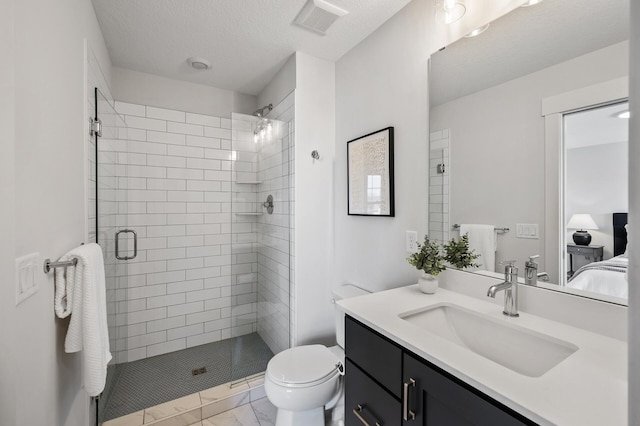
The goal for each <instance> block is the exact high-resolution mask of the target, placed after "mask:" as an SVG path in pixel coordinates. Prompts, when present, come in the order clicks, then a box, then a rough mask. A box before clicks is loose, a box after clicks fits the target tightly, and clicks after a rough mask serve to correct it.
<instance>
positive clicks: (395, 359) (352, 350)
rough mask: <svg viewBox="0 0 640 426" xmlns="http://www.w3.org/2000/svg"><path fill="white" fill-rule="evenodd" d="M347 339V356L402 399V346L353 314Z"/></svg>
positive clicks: (347, 328) (347, 331)
mask: <svg viewBox="0 0 640 426" xmlns="http://www.w3.org/2000/svg"><path fill="white" fill-rule="evenodd" d="M345 341H346V344H345V346H346V348H345V352H346V355H347V357H348V358H349V359H351V361H353V362H354V363H355V364H357V365H358V367H360V368H362V369H363V370H364V371H366V372H367V373H368V374H369V375H370V376H371V377H373V378H374V379H375V380H377V381H378V382H379V383H381V384H382V385H383V386H385V387H386V388H387V390H389V392H391V393H392V394H394V395H395V396H396V397H397V398H400V396H401V393H402V349H401V348H400V347H399V346H396V345H395V344H394V343H392V342H390V341H389V340H387V338H386V337H383V336H381V335H380V334H378V333H376V332H375V331H373V330H371V329H369V328H368V327H366V326H364V325H362V324H360V323H359V322H357V321H356V320H354V319H353V318H351V317H349V316H347V318H346V321H345Z"/></svg>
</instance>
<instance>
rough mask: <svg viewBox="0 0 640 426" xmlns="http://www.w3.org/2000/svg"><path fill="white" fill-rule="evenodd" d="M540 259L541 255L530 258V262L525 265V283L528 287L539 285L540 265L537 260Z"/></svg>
mask: <svg viewBox="0 0 640 426" xmlns="http://www.w3.org/2000/svg"><path fill="white" fill-rule="evenodd" d="M539 257H540V255H539V254H536V255H535V256H529V260H527V261H526V262H525V264H524V283H525V284H527V285H533V286H535V285H538V264H537V263H536V259H537V258H539Z"/></svg>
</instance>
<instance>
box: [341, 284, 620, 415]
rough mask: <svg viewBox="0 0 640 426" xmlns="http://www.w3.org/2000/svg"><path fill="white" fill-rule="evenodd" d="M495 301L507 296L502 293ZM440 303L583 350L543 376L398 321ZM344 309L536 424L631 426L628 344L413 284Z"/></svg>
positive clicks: (346, 304)
mask: <svg viewBox="0 0 640 426" xmlns="http://www.w3.org/2000/svg"><path fill="white" fill-rule="evenodd" d="M496 297H497V298H500V299H502V297H503V294H502V293H498V295H496ZM439 303H450V304H455V305H459V306H462V307H465V308H467V309H471V310H473V311H475V312H478V313H481V314H484V315H487V316H490V317H492V318H495V319H496V320H499V321H505V322H513V323H515V324H517V325H519V326H521V327H524V328H528V329H531V330H534V331H537V332H539V333H543V334H546V335H549V336H552V337H555V338H558V339H561V340H564V341H566V342H569V343H572V344H574V345H576V346H577V347H578V350H577V351H576V352H575V353H573V354H571V355H570V356H569V357H568V358H566V359H565V360H563V361H562V362H560V363H559V364H558V365H556V366H555V367H553V368H552V369H551V370H549V371H548V372H546V373H545V374H543V375H542V376H541V377H528V376H524V375H521V374H519V373H516V372H514V371H512V370H510V369H508V368H506V367H503V366H502V365H499V364H497V363H495V362H493V361H491V360H489V359H486V358H484V357H482V356H480V355H478V354H476V353H474V352H472V351H470V350H469V349H466V348H464V347H461V346H459V345H456V344H455V343H453V342H450V341H448V340H446V339H443V338H441V337H439V336H436V335H435V334H431V333H429V332H428V331H426V330H423V329H421V328H419V327H418V326H415V325H413V324H411V323H409V322H407V321H405V320H403V319H401V318H400V317H399V316H398V315H399V314H401V313H404V312H407V311H411V310H415V309H419V308H423V307H428V306H431V305H435V304H439ZM338 305H339V306H340V307H341V308H342V309H343V310H344V311H345V312H346V313H347V314H348V315H350V316H352V317H353V318H355V319H357V320H359V321H360V322H362V323H364V324H366V325H368V326H369V327H371V328H372V329H374V330H376V331H377V332H379V333H380V334H382V335H384V336H386V337H388V338H389V339H391V340H393V341H394V342H396V343H398V344H399V345H401V346H404V347H405V348H407V349H408V350H409V351H411V352H413V353H415V354H416V355H419V356H421V357H422V358H424V359H425V360H427V361H430V362H432V363H433V364H435V365H436V366H438V367H440V368H442V369H443V370H445V371H447V372H449V373H451V374H452V375H454V376H456V377H458V378H459V379H461V380H463V381H465V382H467V383H469V384H470V385H472V386H474V387H475V388H477V389H479V390H480V391H482V392H484V393H486V394H487V395H489V396H491V397H492V398H494V399H496V400H497V401H500V402H501V403H503V404H504V405H506V406H508V407H510V408H512V409H513V410H515V411H517V412H518V413H521V414H522V415H524V416H526V417H527V418H530V419H531V420H533V421H535V422H537V423H540V424H544V425H547V424H554V425H562V426H571V425H579V426H586V425H597V426H602V425H607V426H615V425H626V424H627V344H626V343H625V342H623V341H620V340H616V339H612V338H610V337H606V336H603V335H600V334H596V333H592V332H589V331H586V330H583V329H580V328H576V327H572V326H569V325H566V324H563V323H560V322H555V321H551V320H548V319H545V318H541V317H538V316H535V315H530V314H527V313H526V312H522V311H520V317H518V318H509V317H507V316H505V315H503V314H502V309H501V307H500V306H496V305H495V304H493V303H488V302H485V301H482V300H479V299H475V298H472V297H469V296H465V295H463V294H460V293H455V292H452V291H448V290H444V289H442V288H440V289H438V291H437V292H436V294H423V293H421V292H420V291H419V290H418V286H417V285H411V286H407V287H401V288H396V289H393V290H387V291H383V292H378V293H373V294H369V295H366V296H360V297H355V298H350V299H345V300H341V301H338ZM487 338H491V336H487Z"/></svg>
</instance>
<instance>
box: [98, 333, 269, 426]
mask: <svg viewBox="0 0 640 426" xmlns="http://www.w3.org/2000/svg"><path fill="white" fill-rule="evenodd" d="M232 352H233V355H234V358H235V359H234V360H233V362H232V359H231V358H232V356H231V354H232ZM272 357H273V353H272V352H271V350H270V349H269V347H268V346H267V345H266V344H265V343H264V341H263V340H262V339H261V338H260V336H259V335H258V334H257V333H252V334H247V335H244V336H240V337H235V338H232V339H227V340H222V341H219V342H214V343H209V344H206V345H201V346H196V347H193V348H188V349H183V350H180V351H176V352H171V353H168V354H164V355H158V356H155V357H151V358H146V359H142V360H139V361H133V362H129V363H126V364H124V365H121V366H120V368H121V370H122V371H121V373H120V374H119V376H118V379H117V382H116V384H115V386H114V389H113V392H112V394H111V397H110V398H109V401H108V402H107V406H106V409H105V412H104V417H103V420H104V421H107V420H111V419H116V418H119V417H122V416H126V415H128V414H131V413H136V412H138V411H140V410H144V409H146V408H149V407H154V406H157V405H160V404H163V403H165V402H168V401H173V400H176V399H179V398H182V397H185V396H187V395H191V394H197V393H198V392H200V391H203V390H205V389H210V388H215V387H216V386H219V385H222V384H225V383H229V382H233V381H235V380H238V379H240V378H243V377H249V376H252V375H254V374H257V373H261V372H263V371H265V370H266V368H267V363H268V362H269V360H270V359H271V358H272ZM200 367H206V369H207V372H206V373H204V374H200V375H197V376H193V375H192V374H191V371H192V370H193V369H195V368H200ZM208 395H211V394H208ZM211 396H212V395H211ZM254 398H255V397H254ZM254 398H251V399H254ZM194 402H195V400H194V401H191V402H190V403H194ZM247 402H248V401H247ZM190 403H187V405H189V404H190ZM202 403H203V404H204V403H205V402H204V401H202ZM230 408H231V407H230ZM136 414H137V413H136ZM118 420H120V419H118ZM147 423H148V421H147ZM132 424H135V423H132ZM123 425H126V426H129V424H128V423H123Z"/></svg>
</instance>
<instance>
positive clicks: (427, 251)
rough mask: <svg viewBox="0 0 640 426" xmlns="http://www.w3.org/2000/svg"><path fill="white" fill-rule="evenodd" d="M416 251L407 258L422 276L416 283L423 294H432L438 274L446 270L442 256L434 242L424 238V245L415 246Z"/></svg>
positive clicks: (436, 286) (436, 284)
mask: <svg viewBox="0 0 640 426" xmlns="http://www.w3.org/2000/svg"><path fill="white" fill-rule="evenodd" d="M417 246H418V251H417V252H415V253H413V254H412V255H411V256H409V257H408V258H407V260H408V261H409V263H410V264H411V265H412V266H414V267H415V268H416V269H418V270H421V271H423V272H424V274H423V275H422V276H421V277H420V280H419V281H418V288H419V289H420V291H422V292H423V293H428V294H432V293H435V292H436V289H437V288H438V278H437V276H438V274H439V273H440V272H442V271H444V270H445V269H446V266H445V264H444V256H442V253H441V252H440V246H439V244H438V243H437V242H435V241H429V237H428V236H427V235H425V236H424V243H423V244H420V243H418V244H417Z"/></svg>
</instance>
